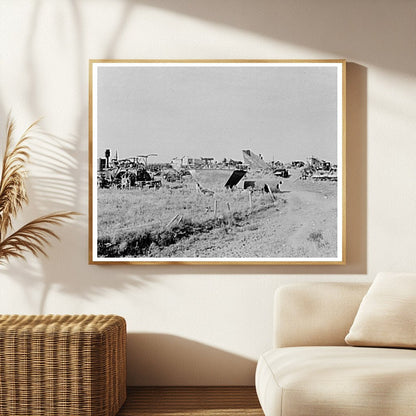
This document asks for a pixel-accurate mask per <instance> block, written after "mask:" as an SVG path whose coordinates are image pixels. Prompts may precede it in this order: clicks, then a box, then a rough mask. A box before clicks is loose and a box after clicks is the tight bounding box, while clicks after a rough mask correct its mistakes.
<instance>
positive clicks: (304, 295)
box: [273, 283, 370, 348]
mask: <svg viewBox="0 0 416 416" xmlns="http://www.w3.org/2000/svg"><path fill="white" fill-rule="evenodd" d="M369 286H370V284H369V283H301V284H293V285H288V286H282V287H280V288H279V289H277V290H276V292H275V299H274V337H273V344H274V347H275V348H280V347H293V346H312V345H322V346H323V345H334V346H336V345H346V343H345V341H344V338H345V336H346V335H347V333H348V331H349V329H350V327H351V325H352V322H353V320H354V318H355V315H356V313H357V310H358V307H359V306H360V303H361V300H362V298H363V296H364V295H365V294H366V293H367V290H368V288H369Z"/></svg>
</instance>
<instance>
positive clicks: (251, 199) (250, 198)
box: [248, 189, 253, 211]
mask: <svg viewBox="0 0 416 416" xmlns="http://www.w3.org/2000/svg"><path fill="white" fill-rule="evenodd" d="M252 194H253V191H252V190H251V189H249V190H248V203H249V205H250V211H253V198H252Z"/></svg>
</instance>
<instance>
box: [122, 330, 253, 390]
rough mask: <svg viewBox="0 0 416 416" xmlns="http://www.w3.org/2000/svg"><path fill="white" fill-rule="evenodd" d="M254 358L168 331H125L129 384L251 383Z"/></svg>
mask: <svg viewBox="0 0 416 416" xmlns="http://www.w3.org/2000/svg"><path fill="white" fill-rule="evenodd" d="M255 367H256V362H255V361H254V360H250V359H247V358H244V357H241V356H239V355H236V354H232V353H229V352H226V351H223V350H220V349H218V348H213V347H210V346H207V345H205V344H202V343H199V342H196V341H191V340H189V339H186V338H182V337H178V336H175V335H168V334H153V333H129V334H128V335H127V384H128V385H131V386H186V385H193V386H197V385H206V386H209V385H212V386H214V385H215V386H217V385H218V386H221V385H224V386H227V385H228V386H234V385H254V372H255Z"/></svg>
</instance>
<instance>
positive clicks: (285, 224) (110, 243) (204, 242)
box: [97, 171, 337, 258]
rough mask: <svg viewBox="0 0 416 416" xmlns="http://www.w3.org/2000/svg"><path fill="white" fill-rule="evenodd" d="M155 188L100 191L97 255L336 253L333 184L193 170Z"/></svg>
mask: <svg viewBox="0 0 416 416" xmlns="http://www.w3.org/2000/svg"><path fill="white" fill-rule="evenodd" d="M197 175H198V176H197V180H198V183H200V184H201V186H202V187H203V188H205V189H209V190H210V191H212V192H213V193H214V194H204V193H201V192H199V191H198V190H197V188H196V185H195V182H194V180H193V179H192V178H191V177H189V176H188V177H185V178H184V180H183V182H172V183H164V184H163V186H162V187H161V188H160V189H157V190H156V189H130V190H118V189H99V190H98V199H97V208H98V218H97V225H98V227H97V228H98V256H99V257H133V258H134V257H152V258H153V257H189V258H194V257H195V258H202V257H204V258H206V257H213V258H214V257H215V258H221V257H227V258H229V257H237V258H243V257H244V258H253V257H279V258H283V257H335V255H336V216H337V212H336V183H330V182H320V183H315V182H313V181H311V180H308V181H300V180H295V178H292V179H289V180H285V181H284V184H283V185H282V192H281V193H274V194H273V198H272V196H271V194H269V193H263V192H254V193H252V195H251V204H250V196H249V192H248V191H243V190H241V189H235V190H233V191H230V190H227V189H225V188H224V183H225V181H226V179H227V178H228V177H229V175H230V172H224V171H207V172H198V174H197Z"/></svg>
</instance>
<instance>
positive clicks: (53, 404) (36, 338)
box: [0, 315, 126, 416]
mask: <svg viewBox="0 0 416 416" xmlns="http://www.w3.org/2000/svg"><path fill="white" fill-rule="evenodd" d="M125 399H126V322H125V320H124V319H123V318H121V317H119V316H114V315H61V316H60V315H44V316H22V315H0V415H8V416H11V415H13V416H20V415H22V416H23V415H24V416H30V415H36V416H58V415H59V416H61V415H67V416H84V415H85V416H114V415H115V414H116V413H117V412H118V410H119V409H120V407H121V406H122V404H123V403H124V401H125Z"/></svg>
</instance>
